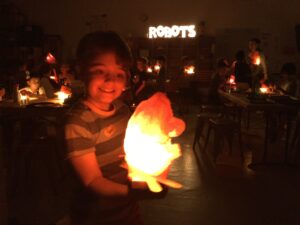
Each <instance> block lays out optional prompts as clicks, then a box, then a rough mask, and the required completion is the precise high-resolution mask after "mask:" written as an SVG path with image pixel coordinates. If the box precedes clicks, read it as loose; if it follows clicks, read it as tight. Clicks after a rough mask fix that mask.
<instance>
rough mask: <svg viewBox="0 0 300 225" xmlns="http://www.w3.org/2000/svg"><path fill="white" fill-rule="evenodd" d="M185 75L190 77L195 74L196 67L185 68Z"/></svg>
mask: <svg viewBox="0 0 300 225" xmlns="http://www.w3.org/2000/svg"><path fill="white" fill-rule="evenodd" d="M184 73H185V74H189V75H192V74H195V66H187V67H185V68H184Z"/></svg>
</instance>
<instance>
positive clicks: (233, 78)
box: [228, 75, 235, 84]
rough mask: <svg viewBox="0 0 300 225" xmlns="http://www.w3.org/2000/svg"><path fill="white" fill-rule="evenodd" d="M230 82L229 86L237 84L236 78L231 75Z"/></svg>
mask: <svg viewBox="0 0 300 225" xmlns="http://www.w3.org/2000/svg"><path fill="white" fill-rule="evenodd" d="M228 82H229V84H235V76H234V75H230V78H229V80H228Z"/></svg>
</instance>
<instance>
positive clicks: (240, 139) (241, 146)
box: [238, 128, 244, 162]
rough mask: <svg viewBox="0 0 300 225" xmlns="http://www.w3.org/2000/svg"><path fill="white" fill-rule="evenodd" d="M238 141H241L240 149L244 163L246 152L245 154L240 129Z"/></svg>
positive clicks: (239, 130)
mask: <svg viewBox="0 0 300 225" xmlns="http://www.w3.org/2000/svg"><path fill="white" fill-rule="evenodd" d="M238 139H239V148H240V156H241V160H242V162H244V152H243V142H242V131H241V129H240V128H239V129H238Z"/></svg>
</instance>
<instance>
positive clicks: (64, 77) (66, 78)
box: [59, 63, 75, 87]
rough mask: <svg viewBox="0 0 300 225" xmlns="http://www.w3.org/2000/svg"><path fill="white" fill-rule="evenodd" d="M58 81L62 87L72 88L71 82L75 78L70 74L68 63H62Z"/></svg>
mask: <svg viewBox="0 0 300 225" xmlns="http://www.w3.org/2000/svg"><path fill="white" fill-rule="evenodd" d="M59 80H60V82H61V84H62V85H65V86H67V87H71V86H72V82H73V81H74V80H75V77H74V75H73V74H72V70H71V66H70V65H69V64H68V63H63V64H62V65H61V66H60V74H59Z"/></svg>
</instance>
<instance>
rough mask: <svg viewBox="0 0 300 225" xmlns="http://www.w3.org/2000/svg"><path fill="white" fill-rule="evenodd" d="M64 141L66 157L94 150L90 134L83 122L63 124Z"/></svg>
mask: <svg viewBox="0 0 300 225" xmlns="http://www.w3.org/2000/svg"><path fill="white" fill-rule="evenodd" d="M65 141H66V156H67V158H72V157H75V156H81V155H84V154H87V153H90V152H95V144H94V141H93V138H92V134H91V132H90V131H89V130H88V129H87V127H85V126H84V124H78V123H67V124H66V125H65Z"/></svg>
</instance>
